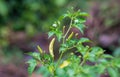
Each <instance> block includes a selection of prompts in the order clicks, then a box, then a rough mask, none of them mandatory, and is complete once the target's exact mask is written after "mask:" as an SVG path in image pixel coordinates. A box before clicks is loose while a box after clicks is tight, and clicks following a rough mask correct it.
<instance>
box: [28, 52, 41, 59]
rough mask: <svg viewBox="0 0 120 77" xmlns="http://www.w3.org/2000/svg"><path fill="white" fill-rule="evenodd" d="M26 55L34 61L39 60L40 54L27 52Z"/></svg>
mask: <svg viewBox="0 0 120 77" xmlns="http://www.w3.org/2000/svg"><path fill="white" fill-rule="evenodd" d="M27 55H29V56H32V57H33V58H34V59H36V60H40V53H37V52H29V53H27Z"/></svg>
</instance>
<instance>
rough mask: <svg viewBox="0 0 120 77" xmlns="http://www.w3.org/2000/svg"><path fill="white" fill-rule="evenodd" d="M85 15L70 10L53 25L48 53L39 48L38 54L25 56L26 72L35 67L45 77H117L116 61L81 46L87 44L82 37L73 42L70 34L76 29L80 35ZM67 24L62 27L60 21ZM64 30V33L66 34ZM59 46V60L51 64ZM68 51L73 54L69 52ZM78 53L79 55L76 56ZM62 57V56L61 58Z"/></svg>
mask: <svg viewBox="0 0 120 77" xmlns="http://www.w3.org/2000/svg"><path fill="white" fill-rule="evenodd" d="M86 16H88V14H87V13H85V12H81V11H80V10H78V11H74V10H73V9H71V10H70V11H68V12H67V14H64V15H63V16H61V17H60V18H59V19H58V21H56V22H55V23H54V24H53V25H52V26H51V30H50V32H49V33H48V35H49V37H51V36H53V35H55V36H56V37H54V38H53V39H52V40H51V42H50V44H49V53H50V54H47V53H45V52H44V51H43V50H42V48H41V47H40V46H37V48H38V50H39V53H38V52H33V53H28V54H29V55H30V56H32V59H30V60H29V61H28V62H27V63H29V67H28V72H29V73H30V74H31V73H32V72H33V70H34V68H35V67H36V66H37V64H39V63H40V64H42V68H41V70H40V71H41V72H42V71H46V73H47V74H45V75H43V76H45V77H49V76H50V77H100V76H101V75H102V74H109V75H110V76H111V77H119V76H120V74H119V69H120V61H119V60H118V59H116V58H114V57H112V56H110V55H108V54H104V50H103V49H102V48H100V47H96V46H95V47H90V46H88V45H86V44H85V43H90V42H91V40H89V39H88V38H85V37H81V38H80V39H77V38H76V37H77V36H78V33H75V32H71V33H70V30H71V28H73V27H76V28H77V29H79V30H80V32H81V33H82V34H84V28H85V25H84V23H85V22H86V19H85V17H86ZM65 18H68V19H69V20H70V23H69V27H68V28H66V27H65V26H62V25H63V24H62V21H63V19H65ZM66 29H67V30H66ZM56 38H57V40H58V41H59V42H60V48H59V50H58V51H59V54H60V56H59V58H58V60H57V61H56V60H54V56H55V55H54V51H53V48H54V43H55V40H56ZM70 50H72V51H73V52H74V53H73V52H71V51H70ZM75 53H78V54H79V55H76V54H75ZM64 54H65V55H66V56H65V57H64Z"/></svg>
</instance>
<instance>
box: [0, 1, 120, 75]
mask: <svg viewBox="0 0 120 77" xmlns="http://www.w3.org/2000/svg"><path fill="white" fill-rule="evenodd" d="M119 3H120V0H0V69H2V67H4V65H9V64H10V67H11V65H12V66H13V68H11V69H16V70H17V69H18V68H21V67H23V68H24V60H25V59H27V58H28V57H26V55H24V53H26V52H29V51H36V45H41V46H42V47H43V48H44V49H46V47H48V42H49V40H48V39H47V34H46V33H47V31H49V27H50V26H51V25H52V23H53V22H54V21H55V20H57V18H58V17H59V16H60V15H62V14H64V13H66V11H67V9H69V8H71V7H74V9H81V10H82V11H85V12H88V13H89V14H90V16H89V17H88V18H87V22H86V25H87V27H88V28H87V29H86V31H85V36H87V37H89V38H90V39H92V40H94V42H95V44H96V45H99V46H101V47H103V48H104V49H105V50H106V53H109V54H112V55H114V56H117V57H119V56H120V47H119V46H120V21H119V19H120V5H119ZM15 66H18V67H15ZM5 69H8V68H5ZM2 70H4V69H2ZM23 70H26V69H23ZM13 72H14V71H13ZM24 72H25V73H22V72H21V73H22V74H23V76H22V77H26V76H27V73H26V71H24ZM6 74H8V73H6ZM0 76H2V77H8V76H7V75H6V76H3V74H1V73H0ZM9 77H14V76H13V75H12V76H10V75H9ZM17 77H19V76H17Z"/></svg>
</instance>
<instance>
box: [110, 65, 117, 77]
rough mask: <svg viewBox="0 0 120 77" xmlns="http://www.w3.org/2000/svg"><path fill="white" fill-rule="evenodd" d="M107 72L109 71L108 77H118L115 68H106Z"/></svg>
mask: <svg viewBox="0 0 120 77" xmlns="http://www.w3.org/2000/svg"><path fill="white" fill-rule="evenodd" d="M108 73H109V75H110V77H119V76H118V72H117V71H116V69H113V68H111V67H109V68H108Z"/></svg>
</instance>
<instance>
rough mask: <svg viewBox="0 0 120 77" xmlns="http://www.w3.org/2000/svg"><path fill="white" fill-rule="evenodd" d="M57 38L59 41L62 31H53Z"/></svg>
mask: <svg viewBox="0 0 120 77" xmlns="http://www.w3.org/2000/svg"><path fill="white" fill-rule="evenodd" d="M55 34H56V36H57V38H58V41H59V42H60V40H61V38H62V32H56V33H55Z"/></svg>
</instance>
